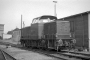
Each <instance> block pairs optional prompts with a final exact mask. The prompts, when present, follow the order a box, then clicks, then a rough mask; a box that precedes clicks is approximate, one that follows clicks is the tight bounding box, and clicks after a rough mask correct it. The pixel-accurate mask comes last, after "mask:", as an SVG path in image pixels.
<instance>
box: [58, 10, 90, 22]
mask: <svg viewBox="0 0 90 60" xmlns="http://www.w3.org/2000/svg"><path fill="white" fill-rule="evenodd" d="M88 13H90V11H86V12H82V13H78V14H74V15H71V16H67V17H64V18H60V19H58V20H62V19H65V18H70V17H75V16H78V15H83V14H88Z"/></svg>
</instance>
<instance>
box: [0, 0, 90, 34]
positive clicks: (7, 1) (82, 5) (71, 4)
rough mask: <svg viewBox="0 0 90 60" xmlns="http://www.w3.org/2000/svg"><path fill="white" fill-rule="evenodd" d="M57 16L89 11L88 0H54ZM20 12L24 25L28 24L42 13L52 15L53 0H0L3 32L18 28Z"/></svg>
mask: <svg viewBox="0 0 90 60" xmlns="http://www.w3.org/2000/svg"><path fill="white" fill-rule="evenodd" d="M55 1H57V11H56V12H57V18H62V17H66V16H70V15H74V14H77V13H82V12H86V11H90V0H55ZM21 14H22V15H23V21H24V22H25V26H30V24H31V22H32V20H33V18H36V17H39V16H42V15H54V3H53V0H0V24H4V25H5V26H4V33H6V32H7V31H10V30H13V29H15V28H16V27H18V28H20V26H21V24H20V21H21Z"/></svg>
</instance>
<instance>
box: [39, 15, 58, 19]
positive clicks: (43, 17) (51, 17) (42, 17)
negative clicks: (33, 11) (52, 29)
mask: <svg viewBox="0 0 90 60" xmlns="http://www.w3.org/2000/svg"><path fill="white" fill-rule="evenodd" d="M47 18H50V19H51V20H52V19H57V17H55V16H51V15H43V16H41V17H40V19H47Z"/></svg>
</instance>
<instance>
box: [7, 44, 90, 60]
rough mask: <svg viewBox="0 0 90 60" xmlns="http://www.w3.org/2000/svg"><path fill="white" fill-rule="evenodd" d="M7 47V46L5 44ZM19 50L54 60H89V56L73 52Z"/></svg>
mask: <svg viewBox="0 0 90 60" xmlns="http://www.w3.org/2000/svg"><path fill="white" fill-rule="evenodd" d="M6 45H7V44H6ZM12 46H13V47H18V46H15V45H14V44H12ZM20 49H25V50H28V51H33V52H36V53H40V54H44V55H47V56H50V57H54V58H58V59H61V60H90V58H89V57H90V55H87V54H86V55H84V54H83V55H82V54H80V53H79V54H77V53H75V52H68V51H67V52H63V53H62V52H56V51H46V50H42V49H32V48H24V47H22V48H20Z"/></svg>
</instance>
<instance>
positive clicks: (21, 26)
mask: <svg viewBox="0 0 90 60" xmlns="http://www.w3.org/2000/svg"><path fill="white" fill-rule="evenodd" d="M21 39H22V15H21ZM21 39H20V42H21Z"/></svg>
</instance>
